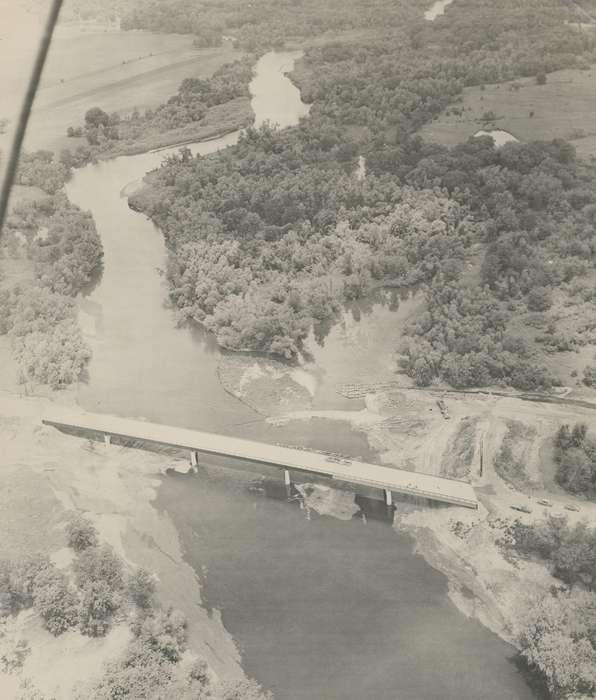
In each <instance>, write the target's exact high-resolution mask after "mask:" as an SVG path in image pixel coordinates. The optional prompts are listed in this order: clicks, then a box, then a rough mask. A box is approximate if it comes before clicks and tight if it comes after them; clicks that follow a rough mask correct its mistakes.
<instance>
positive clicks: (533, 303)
mask: <svg viewBox="0 0 596 700" xmlns="http://www.w3.org/2000/svg"><path fill="white" fill-rule="evenodd" d="M552 303H553V301H552V292H551V291H550V289H548V288H547V287H536V288H534V289H531V290H530V291H529V292H528V298H527V304H528V309H529V310H530V311H548V309H550V307H551V306H552Z"/></svg>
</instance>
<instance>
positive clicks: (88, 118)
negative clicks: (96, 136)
mask: <svg viewBox="0 0 596 700" xmlns="http://www.w3.org/2000/svg"><path fill="white" fill-rule="evenodd" d="M109 124H110V115H109V114H108V113H107V112H104V111H103V109H101V108H100V107H91V109H88V110H87V111H86V112H85V125H86V126H87V127H88V128H95V129H97V128H98V127H99V126H108V125H109Z"/></svg>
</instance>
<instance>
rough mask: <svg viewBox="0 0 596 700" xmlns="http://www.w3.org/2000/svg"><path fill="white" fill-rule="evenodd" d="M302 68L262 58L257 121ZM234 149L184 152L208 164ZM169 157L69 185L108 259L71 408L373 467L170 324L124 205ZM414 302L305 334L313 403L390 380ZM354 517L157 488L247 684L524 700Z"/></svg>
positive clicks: (143, 241) (326, 403)
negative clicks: (227, 373) (253, 391)
mask: <svg viewBox="0 0 596 700" xmlns="http://www.w3.org/2000/svg"><path fill="white" fill-rule="evenodd" d="M299 55H300V54H299V53H298V52H287V53H274V52H272V53H270V54H267V55H266V56H264V57H263V58H262V59H261V60H260V61H259V63H258V65H257V69H256V75H255V78H254V80H253V82H252V84H251V92H252V94H253V108H254V110H255V113H256V123H257V124H260V123H263V122H264V121H267V120H270V121H272V122H279V123H280V124H281V125H284V126H289V125H291V124H295V123H296V122H297V121H298V119H299V118H300V117H302V116H304V115H305V114H307V112H308V107H307V106H306V105H304V104H303V103H302V101H301V100H300V95H299V92H298V90H297V89H296V88H295V87H294V86H293V85H292V83H291V82H290V81H289V80H288V79H287V78H286V76H285V72H286V71H288V70H290V69H291V67H292V65H293V62H294V61H295V60H296V59H297V57H298V56H299ZM237 138H238V134H237V133H235V134H230V135H228V136H225V137H224V138H221V139H216V140H213V141H209V142H206V143H199V144H194V145H193V146H191V150H192V151H193V153H201V154H206V153H212V152H214V151H216V150H219V149H222V148H226V147H228V146H231V145H233V144H234V143H235V142H236V141H237ZM175 151H176V149H169V150H165V151H161V152H157V153H147V154H142V155H137V156H130V157H122V158H116V159H114V160H110V161H105V162H101V163H98V164H95V165H89V166H87V167H85V168H83V169H81V170H78V171H77V172H76V173H75V175H74V177H73V179H72V181H71V182H69V183H68V186H67V190H68V195H69V197H70V199H71V200H72V201H73V202H74V203H75V204H77V205H79V206H80V207H82V208H84V209H89V210H90V211H91V212H92V214H93V216H94V218H95V222H96V225H97V228H98V231H99V233H100V235H101V238H102V241H103V245H104V252H105V258H104V271H103V275H102V277H101V279H100V280H99V281H98V283H97V284H96V286H95V288H94V289H93V290H91V291H90V293H89V294H88V296H87V297H86V298H85V299H84V300H83V301H82V302H81V322H82V324H83V326H84V329H85V334H86V337H87V339H88V341H89V343H90V344H91V346H92V349H93V358H92V361H91V363H90V365H89V373H88V374H89V376H88V379H87V381H86V383H84V384H82V385H81V388H80V391H79V396H78V399H79V402H80V404H81V405H82V406H83V407H84V408H86V409H88V410H91V411H98V412H107V413H114V414H118V415H122V416H127V417H139V416H142V417H146V418H148V419H150V420H153V421H158V422H163V423H169V424H173V425H178V426H184V427H191V428H198V429H201V430H210V431H217V432H222V433H229V434H234V435H238V436H242V437H243V436H247V437H252V438H256V439H260V440H268V441H272V442H282V443H286V444H297V445H304V446H306V447H317V448H319V449H328V450H335V451H341V452H343V453H347V454H354V455H360V456H362V457H364V458H365V459H368V460H371V461H372V460H374V459H375V455H374V453H373V452H372V451H371V449H370V447H369V446H368V444H367V442H366V440H365V438H364V436H363V435H361V434H359V433H357V432H354V431H352V430H351V429H350V427H349V425H348V424H347V423H345V422H337V421H328V420H314V421H310V422H298V421H294V422H291V423H289V424H286V425H285V426H283V427H279V428H275V427H272V426H270V425H269V424H267V423H265V422H264V420H263V418H262V417H261V416H260V415H258V414H257V413H255V412H254V411H253V410H252V409H250V408H248V407H247V406H246V405H244V404H242V403H240V402H239V401H238V400H236V399H235V398H233V397H232V396H231V395H229V394H228V393H226V392H225V391H224V390H223V388H222V386H221V384H220V383H219V381H218V378H217V367H218V364H219V361H220V358H221V356H222V352H221V350H220V349H219V348H218V346H217V344H216V343H215V341H214V339H213V338H212V336H210V335H209V334H207V333H205V332H203V331H202V330H200V329H199V328H196V327H191V328H188V327H186V328H178V327H177V326H176V323H175V318H174V313H173V312H172V310H171V309H169V308H168V306H167V303H166V299H167V289H166V285H165V281H164V278H163V274H162V273H161V271H162V270H163V269H164V268H165V265H166V248H165V245H164V240H163V237H162V236H161V234H160V232H159V231H158V230H157V229H156V228H155V226H154V225H153V224H152V223H151V221H149V220H148V219H147V218H146V217H145V216H143V215H140V214H138V213H135V212H134V211H132V210H131V209H129V207H128V205H127V199H126V197H125V196H124V195H123V192H124V189H125V188H126V186H127V185H129V184H130V183H134V182H136V181H138V180H139V178H141V177H142V176H143V174H144V173H146V172H147V171H148V170H151V169H153V168H156V167H158V166H159V165H160V163H161V161H162V159H163V158H164V157H165V155H167V154H168V153H171V152H175ZM415 303H416V300H415V298H414V295H412V294H406V295H405V296H404V295H403V294H402V297H401V298H399V295H397V296H396V295H394V294H393V295H392V294H391V293H385V292H382V293H380V295H379V296H378V297H376V298H374V299H371V300H369V301H368V302H365V303H363V304H360V305H354V306H353V307H351V308H350V309H347V310H346V312H345V314H344V316H343V318H342V319H341V321H340V323H338V324H336V325H334V326H333V327H332V328H326V329H318V330H317V333H316V334H315V333H313V337H312V338H311V342H310V347H311V351H312V352H311V355H312V358H311V360H310V365H309V366H307V367H306V369H307V370H308V371H310V372H311V373H312V374H313V376H316V378H317V382H318V385H317V386H318V390H317V394H316V396H315V403H316V404H317V406H318V407H324V408H336V407H344V406H343V404H342V403H338V402H339V401H340V399H339V398H338V397H337V395H336V393H335V392H334V390H333V387H334V386H335V385H336V384H337V383H338V382H340V381H342V380H345V378H346V377H349V376H350V373H351V372H352V371H353V369H352V368H353V367H354V363H358V365H359V366H361V367H365V368H368V370H367V371H370V374H371V378H372V377H374V378H378V375H379V373H382V372H383V371H385V372H386V371H388V370H387V367H390V357H391V354H392V353H393V350H394V348H395V343H396V338H397V337H398V335H399V332H400V328H399V325H400V324H401V323H403V322H405V319H406V318H407V316H408V315H409V314H410V313H411V312H412V310H413V309H414V307H415ZM317 334H318V336H319V337H318V339H317V337H315V336H316V335H317ZM344 401H345V400H344ZM223 466H224V467H225V464H224V465H223ZM357 506H358V508H359V512H358V513H356V515H355V517H354V518H353V519H352V520H348V521H342V520H337V519H335V518H332V517H329V516H318V515H316V514H315V513H310V512H307V511H305V510H304V509H301V508H300V507H299V504H298V503H297V502H288V500H287V496H286V493H285V489H284V488H283V486H282V485H281V484H280V482H279V478H274V477H267V476H265V477H263V476H259V475H257V474H253V475H246V474H242V473H240V472H234V471H230V470H228V469H226V468H210V467H209V466H208V467H207V468H206V469H204V470H201V472H200V474H198V475H186V476H182V475H178V474H173V475H171V476H168V477H166V478H164V479H163V483H162V486H161V487H160V490H159V494H158V499H157V502H156V507H157V508H159V509H162V510H164V511H167V513H168V514H169V515H170V517H171V518H172V520H173V522H174V523H175V525H176V527H177V529H178V532H179V534H180V538H181V542H182V545H183V548H184V551H185V552H186V556H187V558H188V561H189V562H190V563H191V564H192V565H193V567H194V568H195V570H196V572H197V575H199V576H200V578H201V580H202V588H203V594H204V600H205V602H206V604H207V605H209V606H211V607H213V608H217V609H218V610H220V611H221V614H222V619H223V623H224V625H225V627H226V629H227V630H228V631H229V632H230V633H231V634H232V635H233V636H234V638H235V640H236V642H237V644H238V646H239V648H240V650H241V652H242V655H243V663H244V666H245V668H246V669H247V672H248V673H249V674H250V675H252V676H254V677H255V678H257V679H258V680H259V681H260V682H261V683H262V684H263V685H264V686H265V687H266V688H270V689H273V690H274V691H275V694H276V698H277V700H313V699H314V698H324V699H325V700H362V699H363V698H370V699H371V700H385V699H386V700H395V699H396V698H399V700H433V699H435V698H436V700H529V699H530V698H532V697H533V695H532V692H531V691H530V689H529V687H528V686H527V684H526V682H525V679H524V678H523V677H522V676H521V675H520V674H519V673H518V672H517V670H516V668H515V666H514V665H513V663H512V662H511V660H510V658H511V657H512V656H513V653H514V650H513V649H512V648H511V647H510V646H508V645H507V644H505V643H503V642H502V641H501V640H500V639H498V638H497V637H496V636H495V635H493V634H492V633H490V632H489V631H488V630H486V629H485V628H484V627H482V626H481V625H480V624H479V623H476V622H473V621H469V620H468V619H466V618H465V617H464V616H463V615H461V614H460V613H459V612H458V611H457V609H456V608H455V606H454V605H453V604H452V603H451V602H450V600H449V598H448V596H447V592H448V591H447V581H446V579H445V577H444V576H443V575H441V574H439V573H438V572H437V571H435V570H434V569H432V568H431V567H430V566H428V565H427V564H426V563H425V562H424V560H423V559H422V558H421V557H419V556H417V555H415V554H414V553H413V543H412V540H411V539H410V538H409V537H407V536H405V535H403V534H398V533H396V532H395V531H394V530H393V529H392V528H391V526H390V524H389V523H388V522H387V513H386V511H385V509H384V506H382V504H380V503H379V502H378V501H368V500H367V499H365V498H362V497H357ZM363 515H366V516H367V517H366V518H364V517H363ZM365 521H366V522H365Z"/></svg>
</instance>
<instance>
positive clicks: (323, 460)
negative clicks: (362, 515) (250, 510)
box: [43, 409, 478, 508]
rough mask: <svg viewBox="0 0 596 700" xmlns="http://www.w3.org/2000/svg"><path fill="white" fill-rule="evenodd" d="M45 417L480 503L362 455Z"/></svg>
mask: <svg viewBox="0 0 596 700" xmlns="http://www.w3.org/2000/svg"><path fill="white" fill-rule="evenodd" d="M43 423H44V424H46V425H51V426H54V427H56V428H77V429H82V430H88V431H93V432H96V433H97V432H99V433H103V434H104V435H112V436H114V437H121V438H128V439H138V440H144V441H147V442H153V443H157V444H160V445H166V446H170V447H177V448H183V449H188V450H190V451H197V452H202V453H205V454H217V455H223V456H228V457H234V458H238V459H244V460H249V461H251V462H257V463H261V464H267V465H272V466H276V467H281V468H283V469H292V470H296V471H300V472H312V473H316V474H324V475H327V476H329V477H331V478H333V479H337V480H340V481H345V482H349V483H352V484H361V485H364V486H369V487H373V488H380V489H386V490H388V491H394V492H396V493H402V494H408V495H412V496H420V497H423V498H429V499H432V500H435V501H442V502H444V503H451V504H455V505H460V506H465V507H467V508H477V507H478V501H477V499H476V495H475V493H474V489H473V488H472V487H471V486H470V484H468V483H466V482H464V481H456V480H454V479H444V478H441V477H438V476H433V475H431V474H420V473H417V472H410V471H404V470H403V469H396V468H393V467H382V466H379V465H376V464H369V463H366V462H359V461H351V462H350V463H349V464H343V463H337V462H334V461H330V460H329V459H328V458H327V457H326V455H323V454H320V453H318V452H309V451H306V450H298V449H292V448H290V447H279V446H277V445H269V444H266V443H263V442H255V441H252V440H245V439H241V438H234V437H229V436H227V435H217V434H215V433H204V432H200V431H197V430H188V429H185V428H176V427H173V426H168V425H161V424H158V423H150V422H148V421H141V420H131V419H128V418H119V417H117V416H109V415H102V414H97V413H85V412H77V413H71V412H63V411H60V410H58V409H56V410H55V411H53V412H52V413H51V414H49V415H47V416H46V417H45V418H44V419H43Z"/></svg>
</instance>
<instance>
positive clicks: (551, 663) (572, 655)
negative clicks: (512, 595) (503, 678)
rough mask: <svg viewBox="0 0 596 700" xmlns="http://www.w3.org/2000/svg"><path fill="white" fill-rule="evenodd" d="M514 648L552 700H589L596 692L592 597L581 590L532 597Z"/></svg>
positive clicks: (519, 622)
mask: <svg viewBox="0 0 596 700" xmlns="http://www.w3.org/2000/svg"><path fill="white" fill-rule="evenodd" d="M516 626H517V628H518V634H517V642H518V645H519V647H520V650H521V654H522V656H523V658H524V659H525V660H526V662H527V663H528V665H529V667H530V668H532V669H535V670H536V671H538V672H539V673H540V674H541V676H542V677H543V678H544V680H545V682H546V686H547V688H548V691H549V692H550V695H551V697H552V698H569V699H571V698H573V700H584V699H585V700H588V698H592V697H594V691H595V690H596V596H595V595H594V594H593V593H588V592H585V591H580V590H573V591H570V592H569V591H555V592H553V593H550V594H549V593H547V594H546V595H541V596H539V597H535V598H534V599H533V600H532V601H531V603H530V605H529V606H528V607H527V608H526V609H525V610H524V611H523V612H521V614H520V617H519V619H518V620H517V625H516Z"/></svg>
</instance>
